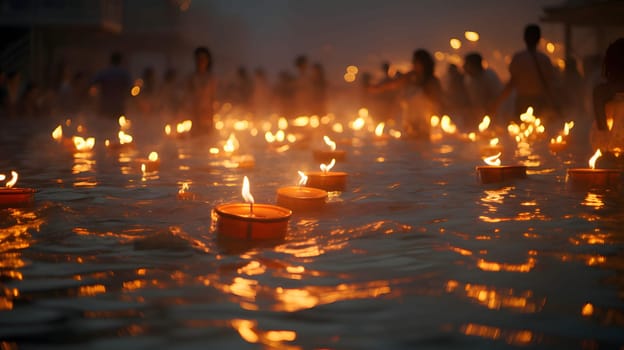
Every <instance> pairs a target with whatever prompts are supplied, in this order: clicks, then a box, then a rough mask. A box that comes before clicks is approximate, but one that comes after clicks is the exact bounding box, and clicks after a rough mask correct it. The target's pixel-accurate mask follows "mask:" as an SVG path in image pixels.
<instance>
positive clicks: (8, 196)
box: [0, 171, 35, 206]
mask: <svg viewBox="0 0 624 350" xmlns="http://www.w3.org/2000/svg"><path fill="white" fill-rule="evenodd" d="M17 179H18V174H17V172H15V171H11V179H10V180H9V181H7V182H6V183H5V185H4V187H2V188H0V205H1V206H11V205H18V204H25V203H29V202H31V201H32V200H33V198H34V196H35V190H34V189H32V188H17V187H13V186H15V184H16V183H17ZM4 180H6V175H4V174H0V181H4Z"/></svg>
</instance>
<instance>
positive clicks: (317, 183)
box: [305, 159, 347, 191]
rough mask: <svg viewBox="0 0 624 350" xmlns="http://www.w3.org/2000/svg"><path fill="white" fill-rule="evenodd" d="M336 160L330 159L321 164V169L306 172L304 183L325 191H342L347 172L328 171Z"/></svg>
mask: <svg viewBox="0 0 624 350" xmlns="http://www.w3.org/2000/svg"><path fill="white" fill-rule="evenodd" d="M335 164H336V160H335V159H332V160H331V162H330V163H329V164H327V165H326V164H321V171H320V172H319V171H313V172H307V173H306V174H305V175H306V176H308V181H307V183H306V185H307V186H309V187H315V188H320V189H322V190H325V191H344V189H345V187H346V183H347V173H345V172H337V171H330V170H331V169H332V168H333V167H334V165H335Z"/></svg>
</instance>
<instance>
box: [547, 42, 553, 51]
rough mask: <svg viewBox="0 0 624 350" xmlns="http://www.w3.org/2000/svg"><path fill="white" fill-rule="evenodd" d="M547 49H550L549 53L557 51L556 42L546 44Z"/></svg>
mask: <svg viewBox="0 0 624 350" xmlns="http://www.w3.org/2000/svg"><path fill="white" fill-rule="evenodd" d="M546 51H548V53H555V44H553V43H551V42H549V43H547V44H546Z"/></svg>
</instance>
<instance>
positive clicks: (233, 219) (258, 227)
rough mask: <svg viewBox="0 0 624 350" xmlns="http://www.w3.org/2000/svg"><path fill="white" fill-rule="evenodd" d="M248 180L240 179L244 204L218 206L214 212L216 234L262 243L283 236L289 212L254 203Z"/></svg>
mask: <svg viewBox="0 0 624 350" xmlns="http://www.w3.org/2000/svg"><path fill="white" fill-rule="evenodd" d="M249 187H250V186H249V179H248V178H247V176H245V177H244V179H243V189H242V195H243V198H244V199H245V202H246V203H232V204H221V205H218V206H217V207H216V208H215V209H214V213H215V214H216V215H215V220H216V221H217V223H216V227H217V232H218V233H219V234H220V235H221V236H224V237H229V238H237V239H247V240H266V239H280V238H283V237H284V236H285V235H286V231H287V229H288V221H289V220H290V217H291V216H292V211H290V209H286V208H283V207H280V206H277V205H270V204H254V198H253V196H252V194H251V192H250V190H249Z"/></svg>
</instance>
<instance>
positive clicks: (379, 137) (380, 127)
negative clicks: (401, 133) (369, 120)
mask: <svg viewBox="0 0 624 350" xmlns="http://www.w3.org/2000/svg"><path fill="white" fill-rule="evenodd" d="M385 127H386V123H384V122H380V123H379V124H377V126H376V127H375V132H374V134H375V141H386V140H388V138H389V136H388V134H384V129H385Z"/></svg>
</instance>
